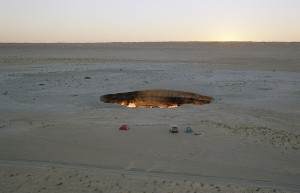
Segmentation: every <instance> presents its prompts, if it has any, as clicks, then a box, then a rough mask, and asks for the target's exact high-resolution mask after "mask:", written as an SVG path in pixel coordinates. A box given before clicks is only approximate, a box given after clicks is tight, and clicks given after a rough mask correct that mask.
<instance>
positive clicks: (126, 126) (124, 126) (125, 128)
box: [119, 125, 129, 131]
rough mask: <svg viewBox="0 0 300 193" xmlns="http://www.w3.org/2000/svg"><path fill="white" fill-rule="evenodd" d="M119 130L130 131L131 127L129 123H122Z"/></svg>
mask: <svg viewBox="0 0 300 193" xmlns="http://www.w3.org/2000/svg"><path fill="white" fill-rule="evenodd" d="M119 130H121V131H128V130H129V127H128V125H122V126H121V127H120V128H119Z"/></svg>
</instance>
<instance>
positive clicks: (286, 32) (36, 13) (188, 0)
mask: <svg viewBox="0 0 300 193" xmlns="http://www.w3.org/2000/svg"><path fill="white" fill-rule="evenodd" d="M299 8H300V1H298V0H285V1H282V0H252V1H245V0H211V1H205V0H185V1H182V0H151V1H141V0H111V1H104V0H85V1H83V0H51V1H50V0H26V1H19V0H0V29H1V30H0V42H3V43H6V42H16V43H23V42H31V43H56V42H64V43H93V42H161V41H163V42H167V41H271V42H273V41H276V42H294V41H296V42H299V41H300V10H299Z"/></svg>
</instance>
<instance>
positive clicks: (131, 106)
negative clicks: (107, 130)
mask: <svg viewBox="0 0 300 193" xmlns="http://www.w3.org/2000/svg"><path fill="white" fill-rule="evenodd" d="M121 105H123V106H126V107H129V108H176V107H178V105H176V104H175V105H160V106H158V107H157V106H151V105H147V106H143V105H137V104H136V103H134V102H132V103H131V102H130V103H127V102H122V103H121Z"/></svg>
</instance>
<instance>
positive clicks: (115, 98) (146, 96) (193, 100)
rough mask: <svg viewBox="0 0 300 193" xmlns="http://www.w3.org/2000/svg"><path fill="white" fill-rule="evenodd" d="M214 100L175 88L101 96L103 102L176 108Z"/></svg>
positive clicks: (137, 106) (128, 105)
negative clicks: (174, 89) (175, 89)
mask: <svg viewBox="0 0 300 193" xmlns="http://www.w3.org/2000/svg"><path fill="white" fill-rule="evenodd" d="M212 100H213V98H212V97H210V96H203V95H199V94H195V93H189V92H182V91H173V90H143V91H134V92H127V93H116V94H107V95H103V96H101V97H100V101H102V102H105V103H116V104H120V105H123V106H127V107H129V108H175V107H179V106H180V105H183V104H194V105H204V104H209V103H210V102H211V101H212Z"/></svg>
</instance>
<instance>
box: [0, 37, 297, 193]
mask: <svg viewBox="0 0 300 193" xmlns="http://www.w3.org/2000/svg"><path fill="white" fill-rule="evenodd" d="M299 53H300V44H299V43H251V42H244V43H237V42H231V43H208V42H202V43H197V42H189V43H183V42H170V43H106V44H0V192H1V193H2V192H3V193H7V192H128V193H129V192H131V193H133V192H147V193H148V192H233V193H238V192H300V164H299V163H300V150H299V148H300V129H299V128H300V120H299V117H300V55H299ZM87 77H88V78H87ZM149 89H165V90H178V91H184V92H192V93H197V94H201V95H205V96H211V97H213V98H214V101H212V102H211V103H210V104H205V105H201V106H198V105H192V104H185V105H182V106H180V107H177V108H170V109H169V108H164V109H159V108H127V107H125V106H121V105H118V104H109V103H103V102H101V101H100V100H99V97H101V96H102V95H106V94H113V93H121V92H131V91H138V90H149ZM123 124H127V125H128V126H129V127H130V130H129V131H119V130H118V128H119V127H120V126H121V125H123ZM174 124H175V125H178V128H179V133H178V134H171V133H170V132H169V128H170V125H174ZM188 126H189V127H191V128H192V129H193V130H194V133H197V134H199V135H194V134H193V133H189V134H186V133H184V132H183V131H184V129H185V128H186V127H188Z"/></svg>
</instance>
